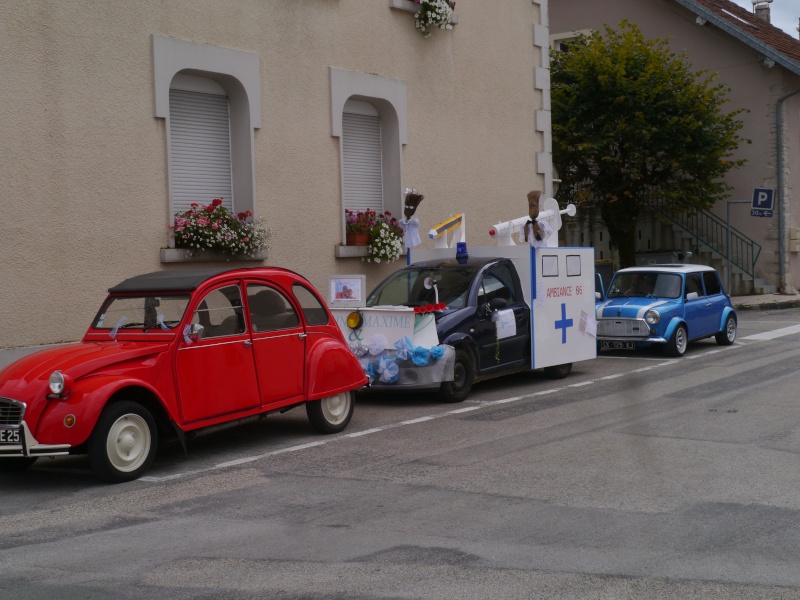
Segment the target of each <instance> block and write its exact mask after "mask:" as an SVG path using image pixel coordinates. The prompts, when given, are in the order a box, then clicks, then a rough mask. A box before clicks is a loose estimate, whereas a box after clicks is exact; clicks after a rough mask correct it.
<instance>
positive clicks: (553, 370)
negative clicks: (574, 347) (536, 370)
mask: <svg viewBox="0 0 800 600" xmlns="http://www.w3.org/2000/svg"><path fill="white" fill-rule="evenodd" d="M570 371H572V363H564V364H563V365H553V366H552V367H545V368H544V374H545V375H547V376H548V377H549V378H550V379H564V377H566V376H567V375H569V374H570Z"/></svg>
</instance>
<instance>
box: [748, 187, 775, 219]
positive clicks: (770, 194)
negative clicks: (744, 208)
mask: <svg viewBox="0 0 800 600" xmlns="http://www.w3.org/2000/svg"><path fill="white" fill-rule="evenodd" d="M774 202H775V190H773V189H768V188H756V189H755V190H753V204H752V206H751V208H750V216H751V217H771V216H772V211H773V210H774V206H773V204H774Z"/></svg>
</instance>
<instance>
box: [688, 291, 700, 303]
mask: <svg viewBox="0 0 800 600" xmlns="http://www.w3.org/2000/svg"><path fill="white" fill-rule="evenodd" d="M697 298H698V296H697V292H689V293H688V294H686V300H687V301H689V300H697Z"/></svg>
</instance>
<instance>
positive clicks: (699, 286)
mask: <svg viewBox="0 0 800 600" xmlns="http://www.w3.org/2000/svg"><path fill="white" fill-rule="evenodd" d="M691 292H696V293H697V298H695V299H694V300H688V299H687V300H686V309H685V310H686V323H687V324H688V326H689V337H690V338H691V339H695V338H699V337H703V336H706V335H710V334H711V333H713V332H714V331H716V325H715V324H712V320H713V318H712V314H713V313H712V304H711V301H710V300H709V299H708V297H707V296H706V294H705V291H704V290H703V276H702V274H701V273H689V274H687V275H686V295H688V294H690V293H691ZM686 295H684V298H685V297H686Z"/></svg>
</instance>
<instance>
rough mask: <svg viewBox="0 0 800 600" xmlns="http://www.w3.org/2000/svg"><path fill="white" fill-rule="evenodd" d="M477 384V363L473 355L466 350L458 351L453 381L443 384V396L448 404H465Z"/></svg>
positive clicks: (459, 349)
mask: <svg viewBox="0 0 800 600" xmlns="http://www.w3.org/2000/svg"><path fill="white" fill-rule="evenodd" d="M474 382H475V362H474V361H473V360H472V354H471V353H470V352H469V350H465V349H464V348H458V349H456V359H455V365H454V366H453V381H445V382H443V383H442V388H441V391H442V396H443V397H444V399H445V401H446V402H463V401H464V400H465V399H466V397H467V396H469V393H470V391H471V390H472V384H473V383H474Z"/></svg>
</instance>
